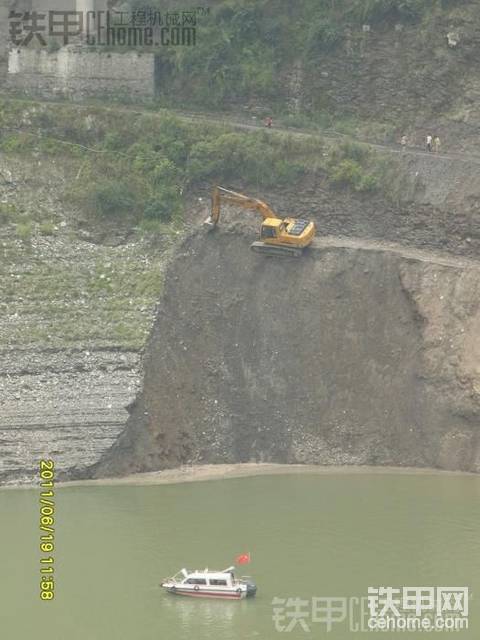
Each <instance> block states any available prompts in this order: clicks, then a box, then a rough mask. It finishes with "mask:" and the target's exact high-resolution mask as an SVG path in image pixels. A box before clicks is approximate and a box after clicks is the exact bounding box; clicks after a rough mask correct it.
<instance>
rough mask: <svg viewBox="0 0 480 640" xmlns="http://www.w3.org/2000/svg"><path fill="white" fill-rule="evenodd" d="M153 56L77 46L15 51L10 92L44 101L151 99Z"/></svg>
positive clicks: (10, 74)
mask: <svg viewBox="0 0 480 640" xmlns="http://www.w3.org/2000/svg"><path fill="white" fill-rule="evenodd" d="M154 65H155V59H154V55H153V54H142V53H137V52H132V51H130V52H128V53H103V52H102V53H99V52H96V51H91V50H89V49H88V48H85V47H82V46H79V45H68V46H67V47H63V48H62V49H60V50H59V51H56V52H54V53H49V52H48V51H47V50H45V49H42V50H35V49H28V48H15V49H12V50H11V51H10V53H9V58H8V78H7V85H8V88H9V89H14V90H16V91H20V92H23V93H25V94H26V95H36V96H41V97H44V98H52V97H54V96H62V97H67V98H73V99H80V98H82V97H88V96H102V95H115V96H116V97H122V96H125V97H133V98H151V97H153V96H154V93H155V86H154Z"/></svg>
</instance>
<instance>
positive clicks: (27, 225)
mask: <svg viewBox="0 0 480 640" xmlns="http://www.w3.org/2000/svg"><path fill="white" fill-rule="evenodd" d="M15 233H16V235H17V238H19V239H20V240H24V241H25V240H29V239H30V238H31V237H32V234H33V225H32V223H31V222H20V223H19V224H17V226H16V229H15Z"/></svg>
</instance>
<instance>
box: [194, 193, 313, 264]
mask: <svg viewBox="0 0 480 640" xmlns="http://www.w3.org/2000/svg"><path fill="white" fill-rule="evenodd" d="M223 202H228V203H230V204H236V205H238V206H239V207H242V208H243V209H252V210H254V211H258V212H259V213H260V215H261V216H262V218H263V222H262V226H261V229H260V240H258V241H257V242H254V243H253V244H252V245H251V248H252V249H253V251H257V252H259V253H264V254H267V255H280V256H295V257H298V256H301V255H302V252H303V249H305V247H308V245H309V244H310V243H311V242H312V240H313V238H314V236H315V223H314V222H312V221H308V220H302V219H301V218H284V219H283V220H282V218H279V217H278V216H277V214H276V213H275V211H273V210H272V209H271V208H270V207H269V206H268V204H266V203H265V202H262V200H257V198H251V197H249V196H245V195H243V194H242V193H237V192H236V191H230V190H229V189H225V188H224V187H218V186H217V187H214V189H213V192H212V211H211V214H210V216H209V217H208V218H207V220H205V222H204V225H205V226H206V227H207V228H208V229H214V228H215V227H216V225H217V223H218V221H219V219H220V209H221V205H222V203H223Z"/></svg>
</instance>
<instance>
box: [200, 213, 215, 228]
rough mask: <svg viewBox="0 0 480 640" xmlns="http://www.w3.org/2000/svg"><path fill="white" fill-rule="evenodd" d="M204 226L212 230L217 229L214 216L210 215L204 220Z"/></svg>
mask: <svg viewBox="0 0 480 640" xmlns="http://www.w3.org/2000/svg"><path fill="white" fill-rule="evenodd" d="M203 226H204V227H205V229H206V230H207V231H211V230H212V229H215V226H216V225H215V223H214V222H213V220H212V216H208V218H207V219H206V220H204V221H203Z"/></svg>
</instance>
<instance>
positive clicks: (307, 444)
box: [89, 227, 480, 476]
mask: <svg viewBox="0 0 480 640" xmlns="http://www.w3.org/2000/svg"><path fill="white" fill-rule="evenodd" d="M251 239H252V234H251V232H250V231H249V230H248V229H247V230H240V229H239V228H238V227H236V228H232V227H229V228H228V229H227V230H225V228H223V230H222V231H218V232H216V233H214V234H210V235H207V236H205V235H204V234H197V235H195V236H193V237H191V238H190V239H188V240H187V241H185V243H184V245H183V247H182V248H181V249H180V251H179V253H178V255H177V257H176V259H175V260H174V262H173V263H172V264H171V266H170V269H169V273H168V277H167V281H166V286H165V293H164V296H163V298H162V301H161V304H160V307H159V312H158V316H157V319H156V322H155V325H154V328H153V331H152V334H151V337H150V340H149V342H148V345H147V348H146V352H145V357H144V382H143V389H142V391H141V393H140V394H139V395H138V397H137V399H136V401H135V402H134V403H133V404H132V405H131V407H130V418H129V421H128V424H127V428H126V430H125V431H124V433H123V434H122V435H121V437H120V438H119V440H118V441H117V443H116V444H115V445H114V446H113V448H112V449H111V450H110V451H109V452H107V454H106V455H105V456H104V457H103V459H102V460H101V461H100V463H99V464H97V465H95V466H94V467H92V468H91V469H90V471H89V475H94V476H102V475H116V474H124V473H128V472H132V471H141V470H142V471H143V470H153V469H159V468H167V467H173V466H176V465H179V464H182V463H191V462H196V463H201V462H239V461H252V460H257V461H275V462H305V463H307V462H308V463H318V464H394V465H416V466H433V467H440V468H447V469H464V470H472V471H479V470H480V449H479V441H478V430H479V421H480V403H479V400H480V365H479V355H480V354H479V352H478V351H479V348H480V341H479V338H478V336H479V332H478V329H479V325H480V309H479V305H478V300H479V296H478V293H479V286H480V285H479V278H478V275H479V273H480V272H479V269H478V266H477V265H476V264H475V263H473V262H469V261H466V260H461V259H456V258H445V259H443V258H442V257H439V256H434V255H431V254H427V253H419V252H416V251H415V250H405V249H401V248H399V247H392V246H389V247H384V246H380V245H372V244H368V242H367V243H362V241H358V242H352V241H345V242H344V243H342V242H340V241H338V240H335V239H334V240H332V241H331V242H328V241H326V240H324V241H320V242H319V243H318V244H317V246H316V247H315V248H313V249H311V250H310V251H309V252H308V253H307V255H306V256H305V257H304V258H303V259H301V260H292V259H287V260H273V259H265V258H264V257H262V256H257V255H255V254H252V253H251V252H250V250H249V242H250V241H251Z"/></svg>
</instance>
